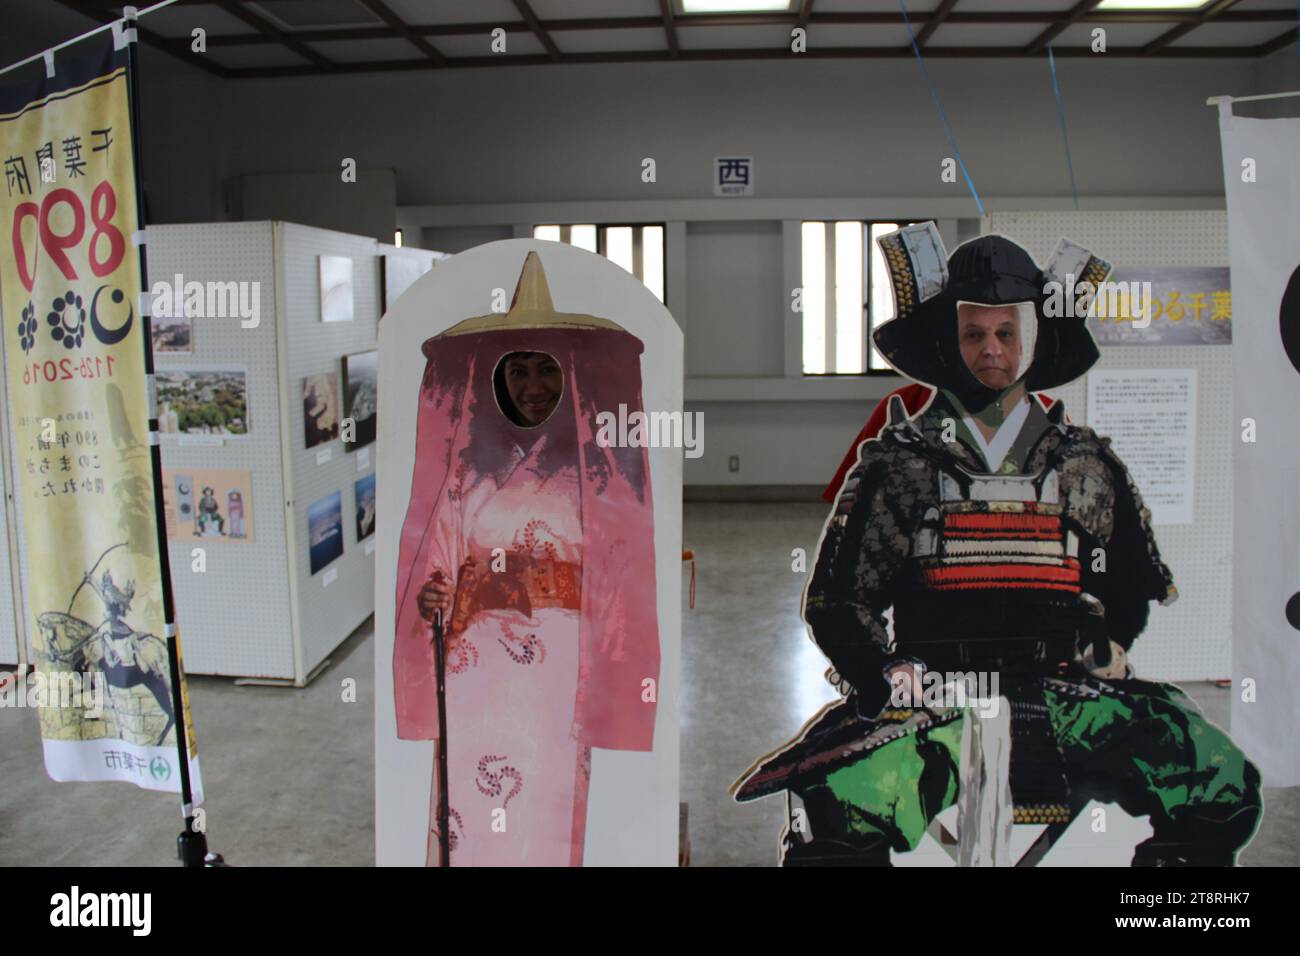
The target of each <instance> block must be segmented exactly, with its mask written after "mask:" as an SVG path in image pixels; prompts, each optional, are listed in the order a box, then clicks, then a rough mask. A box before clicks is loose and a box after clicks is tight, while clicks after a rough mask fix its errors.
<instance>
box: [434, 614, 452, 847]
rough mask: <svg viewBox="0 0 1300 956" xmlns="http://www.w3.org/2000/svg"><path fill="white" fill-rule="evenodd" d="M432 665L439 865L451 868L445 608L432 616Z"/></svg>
mask: <svg viewBox="0 0 1300 956" xmlns="http://www.w3.org/2000/svg"><path fill="white" fill-rule="evenodd" d="M433 665H434V671H435V676H436V678H437V684H438V733H439V737H438V865H439V866H451V839H450V833H449V831H448V827H447V823H448V819H449V817H450V816H451V812H450V810H451V808H450V805H449V804H448V802H447V800H448V797H447V662H446V659H445V655H444V651H443V646H442V608H438V609H437V610H436V611H434V613H433Z"/></svg>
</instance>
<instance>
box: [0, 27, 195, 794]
mask: <svg viewBox="0 0 1300 956" xmlns="http://www.w3.org/2000/svg"><path fill="white" fill-rule="evenodd" d="M96 42H100V43H103V46H102V47H101V48H100V50H99V52H97V53H95V52H93V51H92V52H88V53H87V54H85V55H83V56H82V57H81V58H76V57H75V56H73V55H68V54H65V55H60V57H59V58H58V63H57V66H58V70H57V74H56V76H54V77H53V78H49V79H44V80H41V81H39V82H36V83H31V84H28V85H27V86H24V87H15V88H9V89H6V90H4V91H0V150H2V152H0V159H2V160H3V163H4V180H5V181H4V189H3V193H0V241H3V242H4V243H5V244H6V246H7V248H6V250H5V255H3V256H0V314H2V315H3V329H4V335H3V341H4V355H5V361H6V363H7V365H6V368H7V370H8V380H9V392H10V395H9V409H10V415H11V423H12V432H11V435H12V443H13V452H14V456H13V460H14V471H15V472H16V473H17V484H16V488H15V493H16V495H17V496H18V498H19V501H20V511H21V519H22V522H23V528H24V536H25V555H24V556H25V563H26V578H27V581H26V583H27V614H28V621H27V628H28V630H29V632H30V634H31V641H32V648H33V663H34V664H35V668H36V670H35V673H34V674H33V675H32V676H31V677H29V678H27V683H28V685H29V686H28V688H27V695H26V701H25V702H26V703H27V704H29V705H31V706H35V707H37V708H38V709H39V714H40V726H41V736H42V739H43V744H44V755H45V767H46V771H47V772H48V773H49V775H50V777H51V778H52V779H54V780H125V781H129V782H132V783H135V784H137V785H139V786H141V787H146V788H148V789H152V790H168V791H179V789H180V772H179V768H178V766H177V747H176V725H177V721H176V716H177V715H176V713H175V708H174V704H173V696H172V681H171V669H170V666H169V662H168V647H167V642H166V639H165V635H164V621H163V606H162V582H161V572H160V567H159V558H158V540H157V526H156V523H155V522H156V512H155V509H154V498H153V483H152V470H151V465H150V445H149V408H148V397H147V394H148V393H147V387H146V376H145V348H146V344H145V342H144V341H143V337H144V336H145V335H146V329H145V322H144V320H143V319H142V317H141V315H140V311H139V298H140V291H141V287H142V276H141V274H140V257H139V254H138V250H137V248H136V246H135V245H134V244H133V241H132V237H133V235H134V234H135V233H136V232H137V231H138V230H139V223H138V220H137V213H136V182H135V168H134V163H133V159H132V143H131V121H130V110H129V103H128V82H127V61H128V58H127V53H126V50H125V49H124V48H123V49H116V48H115V44H114V43H113V42H111V41H108V40H107V38H103V39H100V40H99V41H96ZM86 49H87V50H89V49H90V48H89V46H88V47H87V48H86ZM182 690H183V688H182ZM181 697H182V700H185V699H186V695H185V694H184V693H182V695H181ZM182 706H185V705H184V704H183V705H182ZM186 724H187V726H190V727H192V726H193V725H192V724H190V723H189V722H188V721H187V722H186ZM188 749H189V754H190V758H189V759H190V773H191V782H192V785H193V790H194V795H195V800H196V802H198V801H199V800H201V799H202V797H201V794H202V786H201V782H200V780H199V776H198V765H197V759H196V757H195V752H194V740H193V736H192V734H191V736H190V739H189V740H188Z"/></svg>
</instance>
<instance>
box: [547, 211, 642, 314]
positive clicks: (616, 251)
mask: <svg viewBox="0 0 1300 956" xmlns="http://www.w3.org/2000/svg"><path fill="white" fill-rule="evenodd" d="M533 238H534V239H547V240H550V241H551V242H567V243H569V244H570V245H574V246H578V247H579V248H582V249H586V250H587V251H588V252H594V253H597V254H598V255H602V256H604V257H605V258H607V259H609V260H611V261H613V262H614V263H616V264H618V265H620V266H622V267H623V268H624V269H626V270H627V271H628V272H630V273H632V275H634V276H636V277H637V278H638V279H640V280H641V281H642V282H644V283H645V285H646V288H647V289H649V290H650V291H651V292H652V293H653V294H654V296H655V298H657V299H658V300H659V301H660V302H663V301H664V227H663V224H662V223H659V224H645V223H634V224H626V225H595V224H593V223H568V224H564V225H541V226H534V227H533Z"/></svg>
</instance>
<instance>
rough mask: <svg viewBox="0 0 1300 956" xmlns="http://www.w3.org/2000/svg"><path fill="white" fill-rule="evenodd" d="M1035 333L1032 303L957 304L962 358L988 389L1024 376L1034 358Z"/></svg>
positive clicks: (1013, 381)
mask: <svg viewBox="0 0 1300 956" xmlns="http://www.w3.org/2000/svg"><path fill="white" fill-rule="evenodd" d="M1037 332H1038V322H1037V317H1036V315H1035V313H1034V304H1033V303H1032V302H1015V303H1011V304H1009V305H982V304H980V303H978V302H958V303H957V343H958V345H959V346H960V348H961V357H962V359H963V360H964V361H965V362H966V367H967V368H968V369H970V372H971V374H972V375H974V376H975V377H976V378H977V379H978V380H979V382H980V384H981V385H984V386H985V387H987V388H995V389H1003V388H1008V387H1010V386H1011V385H1014V384H1015V383H1016V382H1017V381H1019V380H1020V378H1021V377H1022V376H1024V374H1025V372H1027V371H1028V370H1029V365H1030V363H1031V362H1032V361H1033V358H1034V340H1035V338H1036V336H1037Z"/></svg>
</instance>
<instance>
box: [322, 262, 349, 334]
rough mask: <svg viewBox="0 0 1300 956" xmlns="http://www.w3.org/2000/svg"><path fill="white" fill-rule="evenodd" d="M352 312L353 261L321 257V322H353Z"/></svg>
mask: <svg viewBox="0 0 1300 956" xmlns="http://www.w3.org/2000/svg"><path fill="white" fill-rule="evenodd" d="M352 311H353V310H352V259H351V258H349V257H348V256H321V257H320V318H321V321H322V322H351V321H352Z"/></svg>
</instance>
